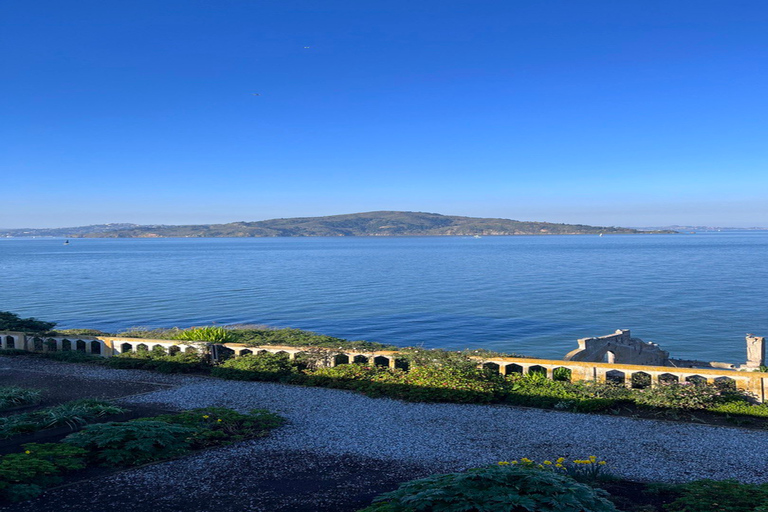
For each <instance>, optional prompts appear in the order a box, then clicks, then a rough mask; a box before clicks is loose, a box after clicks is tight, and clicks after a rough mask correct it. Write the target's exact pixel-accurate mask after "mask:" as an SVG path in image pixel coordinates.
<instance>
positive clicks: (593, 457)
mask: <svg viewBox="0 0 768 512" xmlns="http://www.w3.org/2000/svg"><path fill="white" fill-rule="evenodd" d="M589 460H591V461H592V462H594V461H596V460H597V457H595V456H594V455H590V456H589Z"/></svg>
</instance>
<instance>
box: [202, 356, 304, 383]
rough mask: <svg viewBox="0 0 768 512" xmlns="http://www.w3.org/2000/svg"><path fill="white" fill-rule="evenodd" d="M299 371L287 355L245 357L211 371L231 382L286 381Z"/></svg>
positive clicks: (229, 360) (228, 361)
mask: <svg viewBox="0 0 768 512" xmlns="http://www.w3.org/2000/svg"><path fill="white" fill-rule="evenodd" d="M296 371H297V367H296V365H294V364H292V363H291V361H290V360H289V359H288V355H285V354H270V353H266V354H259V355H245V356H241V357H235V358H232V359H228V360H227V361H225V362H223V363H222V364H220V365H219V366H215V367H214V368H213V369H212V370H211V375H213V376H214V377H220V378H222V379H231V380H262V381H279V380H284V379H285V378H286V377H288V376H290V375H291V374H292V373H295V372H296Z"/></svg>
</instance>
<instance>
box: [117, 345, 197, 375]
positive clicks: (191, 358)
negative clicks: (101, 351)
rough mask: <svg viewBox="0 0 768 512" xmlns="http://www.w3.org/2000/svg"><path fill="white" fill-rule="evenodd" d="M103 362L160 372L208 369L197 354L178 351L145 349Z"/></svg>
mask: <svg viewBox="0 0 768 512" xmlns="http://www.w3.org/2000/svg"><path fill="white" fill-rule="evenodd" d="M104 364H105V365H106V366H108V367H110V368H116V369H121V370H154V371H158V372H161V373H195V372H206V371H208V370H209V369H210V366H209V365H208V364H207V363H206V362H205V360H204V359H203V357H202V356H200V355H198V354H190V353H185V352H179V353H177V354H173V355H168V354H165V353H161V352H150V351H147V350H142V351H137V352H126V353H123V354H118V355H116V356H114V357H110V358H109V359H107V360H106V361H105V363H104Z"/></svg>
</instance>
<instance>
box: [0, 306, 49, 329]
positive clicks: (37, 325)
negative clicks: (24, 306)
mask: <svg viewBox="0 0 768 512" xmlns="http://www.w3.org/2000/svg"><path fill="white" fill-rule="evenodd" d="M55 325H56V324H55V323H54V322H43V321H42V320H38V319H36V318H21V317H19V315H17V314H16V313H11V312H10V311H0V331H20V332H30V333H35V332H47V331H50V330H51V329H53V327H54V326H55Z"/></svg>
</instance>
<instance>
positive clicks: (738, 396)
mask: <svg viewBox="0 0 768 512" xmlns="http://www.w3.org/2000/svg"><path fill="white" fill-rule="evenodd" d="M634 391H635V394H634V399H635V403H636V404H638V405H643V406H647V407H654V408H669V409H687V410H696V409H712V408H714V407H717V406H719V405H723V404H727V403H733V402H741V403H748V398H747V396H746V395H745V394H744V393H743V392H741V391H737V390H735V389H729V388H724V387H722V386H718V385H695V384H690V383H685V384H677V383H672V384H660V385H658V386H654V387H651V388H646V389H638V390H634Z"/></svg>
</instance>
